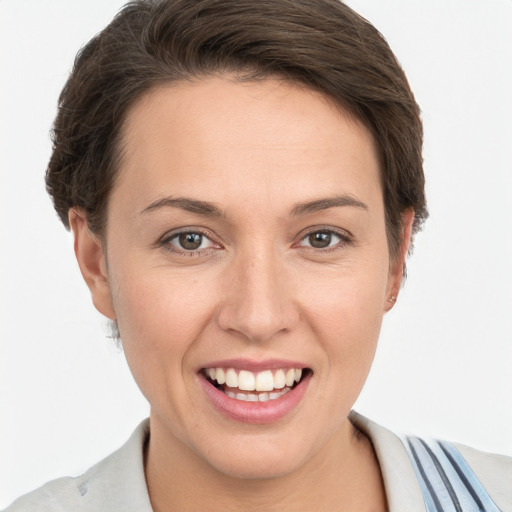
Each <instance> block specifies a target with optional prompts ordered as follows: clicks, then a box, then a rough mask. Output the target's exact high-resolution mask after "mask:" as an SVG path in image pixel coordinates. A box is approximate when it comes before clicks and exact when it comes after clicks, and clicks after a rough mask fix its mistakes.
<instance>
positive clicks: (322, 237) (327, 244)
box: [299, 230, 350, 251]
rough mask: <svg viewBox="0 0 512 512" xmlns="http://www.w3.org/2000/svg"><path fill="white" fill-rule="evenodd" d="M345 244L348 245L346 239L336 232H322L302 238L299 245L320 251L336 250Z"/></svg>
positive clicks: (312, 233)
mask: <svg viewBox="0 0 512 512" xmlns="http://www.w3.org/2000/svg"><path fill="white" fill-rule="evenodd" d="M345 243H350V241H349V239H348V237H346V236H344V235H342V234H340V233H337V232H336V231H331V230H323V231H311V232H310V233H309V234H308V235H305V236H304V238H303V239H302V240H301V241H300V244H299V245H300V246H301V247H309V248H310V249H318V250H320V251H321V250H322V249H336V248H337V247H341V246H343V245H344V244H345Z"/></svg>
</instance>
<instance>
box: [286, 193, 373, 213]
mask: <svg viewBox="0 0 512 512" xmlns="http://www.w3.org/2000/svg"><path fill="white" fill-rule="evenodd" d="M339 206H354V207H356V208H361V209H363V210H368V206H367V205H366V204H365V203H363V202H362V201H359V199H356V198H355V197H353V196H351V195H348V194H343V195H341V196H333V197H325V198H321V199H316V200H314V201H309V202H307V203H297V204H296V205H295V206H294V207H293V208H292V209H291V211H290V214H291V215H292V216H298V215H307V214H311V213H316V212H320V211H322V210H327V209H328V208H334V207H339Z"/></svg>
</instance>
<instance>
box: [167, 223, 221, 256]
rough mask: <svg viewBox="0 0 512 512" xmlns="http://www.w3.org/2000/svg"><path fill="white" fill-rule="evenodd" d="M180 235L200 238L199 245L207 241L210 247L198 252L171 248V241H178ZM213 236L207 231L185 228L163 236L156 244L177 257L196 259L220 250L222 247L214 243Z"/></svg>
mask: <svg viewBox="0 0 512 512" xmlns="http://www.w3.org/2000/svg"><path fill="white" fill-rule="evenodd" d="M181 235H199V236H201V237H202V240H201V245H202V243H203V242H204V239H206V240H209V241H210V243H211V244H212V246H211V247H206V248H204V249H200V250H187V249H185V248H183V247H182V248H177V247H173V246H172V244H171V242H172V240H176V239H178V238H179V237H180V236H181ZM212 238H213V236H212V235H211V234H210V232H209V231H207V230H204V229H200V228H194V227H191V228H187V229H183V230H181V231H176V232H174V233H171V234H168V235H165V236H164V237H163V238H162V239H161V240H160V242H159V243H158V245H159V246H161V247H164V248H165V249H166V250H167V251H169V252H171V253H173V254H177V255H178V256H184V257H198V256H204V255H205V254H207V253H210V252H212V251H215V250H218V249H220V248H221V247H222V246H221V245H220V244H217V243H215V242H214V241H213V240H212Z"/></svg>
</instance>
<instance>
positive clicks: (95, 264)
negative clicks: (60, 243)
mask: <svg viewBox="0 0 512 512" xmlns="http://www.w3.org/2000/svg"><path fill="white" fill-rule="evenodd" d="M68 219H69V225H70V227H71V229H72V231H73V235H74V237H75V243H74V248H75V255H76V259H77V261H78V266H79V267H80V271H81V272H82V276H83V278H84V280H85V282H86V284H87V286H88V287H89V290H90V291H91V296H92V302H93V304H94V306H95V307H96V309H97V310H98V311H99V312H100V313H101V314H102V315H105V316H106V317H107V318H110V319H111V320H115V319H116V313H115V311H114V307H113V305H112V296H111V293H110V285H109V282H108V275H107V263H106V259H105V254H104V253H103V246H102V243H101V241H100V240H99V239H98V237H97V236H95V235H94V234H93V233H91V231H90V230H89V226H88V225H87V216H86V214H85V213H84V212H81V211H80V210H77V209H70V210H69V213H68Z"/></svg>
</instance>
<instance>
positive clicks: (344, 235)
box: [294, 225, 354, 252]
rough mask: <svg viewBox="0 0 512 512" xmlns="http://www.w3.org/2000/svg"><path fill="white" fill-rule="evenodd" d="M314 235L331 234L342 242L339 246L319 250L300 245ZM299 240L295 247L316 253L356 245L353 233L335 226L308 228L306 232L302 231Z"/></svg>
mask: <svg viewBox="0 0 512 512" xmlns="http://www.w3.org/2000/svg"><path fill="white" fill-rule="evenodd" d="M313 233H331V234H333V235H336V236H338V237H339V238H340V239H341V242H339V243H338V244H336V245H335V246H333V247H325V248H323V249H317V248H315V247H308V246H304V245H299V244H300V242H302V241H303V240H304V239H305V238H306V237H308V236H309V235H312V234H313ZM297 238H298V241H297V242H296V243H295V244H294V245H295V246H298V247H300V248H304V249H311V250H313V251H315V252H328V251H332V250H335V249H338V248H339V247H340V246H341V247H342V246H344V245H347V244H353V243H354V236H353V235H352V233H350V231H347V230H346V229H341V228H335V227H333V226H322V225H321V226H311V227H309V228H307V229H306V230H304V231H302V232H301V233H300V234H299V235H298V237H297Z"/></svg>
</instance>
